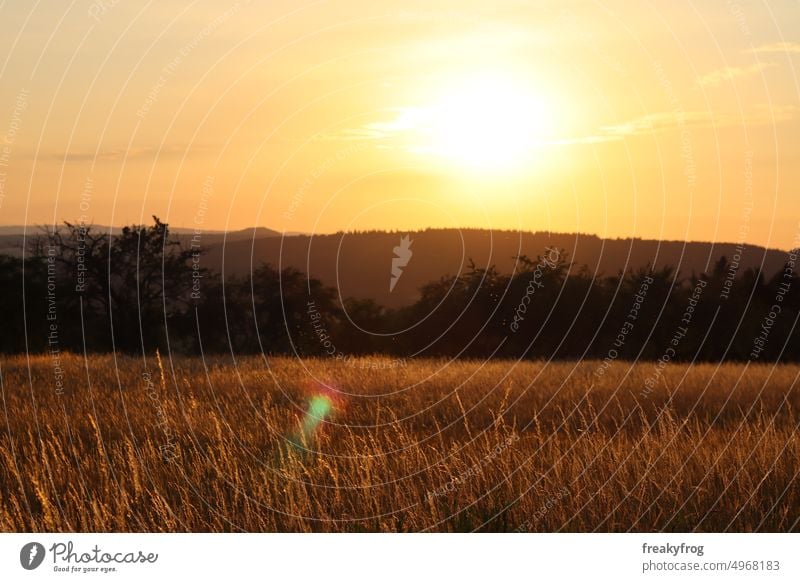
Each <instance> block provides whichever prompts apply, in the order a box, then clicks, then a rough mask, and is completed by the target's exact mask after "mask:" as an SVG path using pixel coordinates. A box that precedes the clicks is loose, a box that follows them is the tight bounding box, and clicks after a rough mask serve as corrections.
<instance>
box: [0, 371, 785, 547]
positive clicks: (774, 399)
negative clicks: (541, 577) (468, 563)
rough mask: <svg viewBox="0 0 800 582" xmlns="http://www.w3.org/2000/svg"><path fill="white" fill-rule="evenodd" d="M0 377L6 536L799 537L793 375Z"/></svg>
mask: <svg viewBox="0 0 800 582" xmlns="http://www.w3.org/2000/svg"><path fill="white" fill-rule="evenodd" d="M0 364H1V365H2V369H1V370H0V371H1V372H2V416H0V426H2V429H0V434H1V439H2V440H0V530H2V531H25V530H33V531H44V530H46V531H146V532H163V531H241V530H246V531H474V530H478V531H548V532H550V531H615V532H616V531H658V530H664V531H692V530H696V531H797V530H799V529H800V525H798V524H799V522H798V520H799V519H800V487H799V486H798V471H800V441H799V440H798V434H797V427H798V421H800V397H799V396H798V389H797V380H798V374H799V373H800V367H798V366H778V367H771V366H766V365H750V366H749V367H747V366H744V365H738V364H726V365H722V366H719V367H718V366H715V365H707V364H703V365H691V366H690V365H680V364H674V365H669V366H667V367H666V368H665V369H664V370H663V373H662V374H661V375H660V376H659V377H658V381H657V382H655V388H653V390H652V391H651V392H649V393H648V392H647V391H646V390H644V386H645V382H646V381H647V380H648V378H653V377H654V376H653V374H654V373H655V372H654V371H655V368H654V365H653V364H652V363H639V364H636V365H633V366H631V365H630V364H628V363H625V362H621V361H618V362H615V363H614V364H613V365H612V366H611V367H610V368H608V369H607V370H606V371H605V373H604V374H602V375H598V374H597V370H598V369H600V367H601V366H600V363H599V362H580V363H570V362H561V363H554V364H546V363H544V362H541V363H537V362H529V363H514V362H491V363H488V364H487V363H480V362H456V363H450V364H447V363H446V362H443V361H436V360H419V361H409V362H407V363H404V365H396V363H393V362H390V361H389V360H381V359H362V360H354V361H350V362H347V361H336V360H293V359H274V360H270V361H269V366H268V365H267V362H266V361H265V360H264V359H263V358H256V357H253V358H243V359H239V360H238V361H236V362H235V364H234V362H232V360H231V359H230V358H228V359H224V358H217V359H211V360H206V361H205V363H204V362H203V360H201V359H199V358H198V359H174V360H169V359H166V358H165V359H164V361H163V362H161V364H160V361H159V360H158V359H156V358H155V357H153V358H149V359H148V360H147V362H144V361H143V360H142V359H132V358H128V357H120V356H117V357H114V356H92V357H90V358H89V359H88V361H87V360H84V358H83V357H80V356H70V355H65V356H62V360H61V367H62V368H63V390H56V384H55V378H54V368H53V364H52V361H51V360H50V359H49V357H47V356H36V357H33V356H32V357H30V358H26V357H24V356H20V357H12V358H3V359H2V361H1V362H0ZM325 385H328V386H329V387H330V388H326V387H325Z"/></svg>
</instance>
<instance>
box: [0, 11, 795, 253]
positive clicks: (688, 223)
mask: <svg viewBox="0 0 800 582" xmlns="http://www.w3.org/2000/svg"><path fill="white" fill-rule="evenodd" d="M798 66H800V3H798V2H797V1H796V0H791V1H789V0H782V1H781V0H778V1H775V2H769V3H766V2H758V1H748V2H745V1H743V0H729V1H728V0H726V1H720V2H711V1H708V2H707V1H694V2H682V1H680V0H678V1H676V2H666V1H664V2H633V3H632V2H623V1H605V2H589V1H587V2H578V1H573V0H566V1H564V0H561V1H553V2H518V1H503V0H498V1H494V2H469V1H464V0H461V1H458V2H455V1H454V2H449V1H440V2H431V1H430V0H429V1H425V2H417V1H403V2H400V1H396V2H387V1H383V0H375V1H372V2H363V1H360V0H359V1H350V0H340V1H330V2H320V1H317V2H306V1H305V0H299V1H292V2H288V1H283V0H269V1H268V2H256V1H250V2H248V1H246V0H240V1H238V2H234V1H227V0H213V1H211V0H197V1H194V2H191V1H186V2H175V1H172V0H162V1H160V2H155V1H154V2H130V1H128V0H96V1H91V2H90V1H85V0H82V1H79V0H75V1H73V2H65V1H63V0H40V1H29V0H26V1H22V0H12V1H6V2H2V3H0V225H19V224H27V225H41V224H53V223H56V222H61V221H70V222H87V223H94V224H102V225H108V224H113V225H122V224H130V223H141V222H148V221H149V220H150V216H151V215H154V214H155V215H158V216H159V217H160V218H161V219H162V220H164V221H165V222H168V223H169V224H171V225H172V226H179V227H185V228H201V229H214V230H235V229H242V228H249V227H254V226H261V227H267V228H272V229H275V230H279V231H287V232H314V233H327V232H336V231H352V230H368V229H388V230H399V231H410V230H419V229H425V228H439V227H445V228H466V227H476V228H491V229H511V230H531V231H547V230H549V231H558V232H582V233H593V234H597V235H599V236H604V237H612V238H613V237H641V238H658V239H669V240H685V239H688V240H702V241H718V242H723V241H725V242H747V243H752V244H758V245H763V246H769V247H778V248H784V249H790V248H794V247H797V246H800V210H798V209H800V206H799V205H798V199H799V197H800V196H799V194H798V185H800V139H798V137H797V136H800V81H798V75H797V72H798V71H797V69H798Z"/></svg>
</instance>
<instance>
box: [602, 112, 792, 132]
mask: <svg viewBox="0 0 800 582" xmlns="http://www.w3.org/2000/svg"><path fill="white" fill-rule="evenodd" d="M797 109H798V108H797V107H795V106H793V105H770V104H762V105H759V106H756V107H754V108H753V109H751V110H750V111H746V112H742V113H719V112H716V113H715V112H713V111H662V112H658V113H650V114H648V115H643V116H642V117H637V118H635V119H632V120H630V121H627V122H625V123H621V124H618V125H609V126H605V127H602V128H601V130H602V132H603V134H604V135H607V136H619V137H624V136H632V135H641V134H646V133H655V132H658V131H669V130H673V129H684V128H686V129H694V128H697V129H700V128H716V129H720V128H723V127H733V126H743V125H746V126H756V125H772V124H773V123H778V122H783V121H789V120H791V119H794V118H795V117H796V114H797Z"/></svg>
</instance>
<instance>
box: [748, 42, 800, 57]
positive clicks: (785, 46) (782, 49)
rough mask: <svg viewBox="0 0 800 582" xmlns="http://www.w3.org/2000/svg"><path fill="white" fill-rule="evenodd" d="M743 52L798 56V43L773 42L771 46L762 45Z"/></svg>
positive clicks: (799, 45) (799, 46) (799, 51)
mask: <svg viewBox="0 0 800 582" xmlns="http://www.w3.org/2000/svg"><path fill="white" fill-rule="evenodd" d="M745 52H747V53H791V54H800V42H773V43H771V44H764V45H761V46H757V47H755V48H752V49H748V50H746V51H745Z"/></svg>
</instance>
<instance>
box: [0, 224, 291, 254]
mask: <svg viewBox="0 0 800 582" xmlns="http://www.w3.org/2000/svg"><path fill="white" fill-rule="evenodd" d="M109 228H110V227H108V226H101V225H92V230H93V231H95V232H108V231H109ZM119 230H120V228H119V227H114V229H113V231H112V232H118V231H119ZM43 232H44V231H43V229H42V227H40V226H29V227H28V228H27V229H26V228H25V227H24V226H0V253H3V254H7V255H13V256H20V254H21V249H22V241H23V235H24V236H25V237H27V238H29V239H30V238H32V237H36V236H38V235H40V234H42V233H43ZM170 232H172V233H173V234H175V235H177V237H178V238H179V239H180V240H181V242H183V243H185V244H189V243H190V242H191V239H192V237H193V236H194V235H195V231H194V229H191V228H173V227H170ZM275 236H277V237H280V236H281V233H280V232H278V231H277V230H272V229H269V228H264V227H261V226H259V227H257V228H245V229H242V230H232V231H229V232H228V233H226V232H225V231H222V230H204V231H201V234H200V242H201V244H202V245H203V246H207V247H212V246H215V245H221V244H222V243H223V241H227V242H234V241H241V240H244V241H251V240H253V239H254V238H268V237H275Z"/></svg>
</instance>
